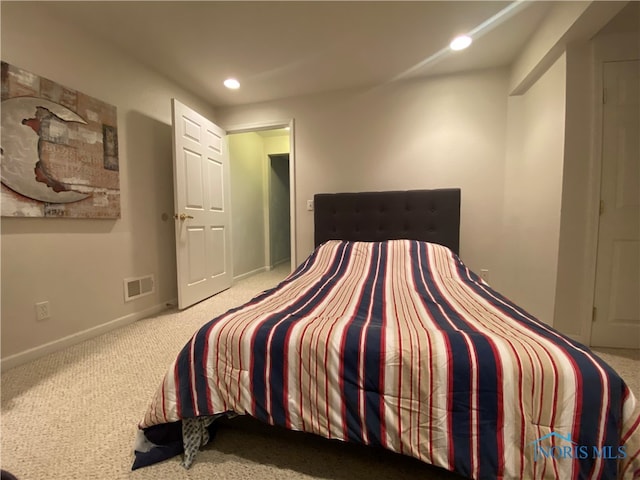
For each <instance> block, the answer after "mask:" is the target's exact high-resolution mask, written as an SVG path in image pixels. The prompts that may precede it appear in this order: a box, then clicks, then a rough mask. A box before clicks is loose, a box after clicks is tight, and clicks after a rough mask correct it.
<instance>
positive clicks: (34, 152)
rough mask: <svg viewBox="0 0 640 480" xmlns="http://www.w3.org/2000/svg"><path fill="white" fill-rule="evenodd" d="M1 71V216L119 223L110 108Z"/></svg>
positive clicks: (18, 72)
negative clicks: (87, 219)
mask: <svg viewBox="0 0 640 480" xmlns="http://www.w3.org/2000/svg"><path fill="white" fill-rule="evenodd" d="M1 66H2V94H1V100H2V103H1V104H0V112H1V116H2V130H1V132H0V133H1V135H0V143H1V147H2V149H1V155H2V158H1V163H0V173H1V180H2V183H1V192H0V202H1V209H2V216H8V217H71V218H120V173H119V162H118V126H117V114H116V107H114V106H112V105H109V104H107V103H105V102H102V101H100V100H98V99H95V98H93V97H90V96H89V95H85V94H84V93H81V92H78V91H77V90H73V89H71V88H67V87H64V86H62V85H59V84H57V83H55V82H53V81H51V80H48V79H46V78H43V77H40V76H38V75H35V74H33V73H31V72H28V71H26V70H23V69H21V68H18V67H16V66H14V65H10V64H8V63H6V62H2V64H1Z"/></svg>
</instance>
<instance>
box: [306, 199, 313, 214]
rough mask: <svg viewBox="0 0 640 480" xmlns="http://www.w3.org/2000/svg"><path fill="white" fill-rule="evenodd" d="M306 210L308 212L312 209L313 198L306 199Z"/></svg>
mask: <svg viewBox="0 0 640 480" xmlns="http://www.w3.org/2000/svg"><path fill="white" fill-rule="evenodd" d="M307 210H308V211H309V212H312V211H313V200H307Z"/></svg>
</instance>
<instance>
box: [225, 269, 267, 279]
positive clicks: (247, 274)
mask: <svg viewBox="0 0 640 480" xmlns="http://www.w3.org/2000/svg"><path fill="white" fill-rule="evenodd" d="M269 270H270V268H269V267H260V268H256V269H255V270H251V271H250V272H247V273H242V274H240V275H238V276H237V277H233V281H234V282H235V281H238V280H242V279H243V278H247V277H250V276H252V275H256V274H257V273H262V272H268V271H269Z"/></svg>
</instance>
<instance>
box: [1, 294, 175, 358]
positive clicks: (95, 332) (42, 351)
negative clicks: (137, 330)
mask: <svg viewBox="0 0 640 480" xmlns="http://www.w3.org/2000/svg"><path fill="white" fill-rule="evenodd" d="M176 302H177V300H176V299H173V300H168V301H166V302H162V303H160V304H158V305H154V306H152V307H149V308H147V309H145V310H142V311H140V312H135V313H130V314H128V315H125V316H124V317H120V318H116V319H115V320H111V321H109V322H107V323H103V324H102V325H98V326H96V327H92V328H89V329H87V330H83V331H81V332H78V333H74V334H72V335H69V336H67V337H63V338H60V339H58V340H54V341H53V342H49V343H45V344H44V345H40V346H39V347H34V348H30V349H29V350H25V351H24V352H20V353H16V354H14V355H10V356H8V357H6V358H3V359H2V360H0V370H2V371H5V370H9V369H11V368H14V367H17V366H19V365H23V364H25V363H27V362H31V361H32V360H36V359H38V358H40V357H44V356H45V355H48V354H50V353H54V352H57V351H59V350H62V349H63V348H67V347H71V346H72V345H75V344H77V343H80V342H83V341H85V340H89V339H91V338H95V337H97V336H99V335H102V334H103V333H107V332H110V331H111V330H115V329H116V328H120V327H124V326H125V325H129V324H131V323H133V322H136V321H138V320H142V319H143V318H147V317H150V316H152V315H156V314H157V313H160V312H161V311H163V310H165V309H166V308H168V306H170V305H174V304H176Z"/></svg>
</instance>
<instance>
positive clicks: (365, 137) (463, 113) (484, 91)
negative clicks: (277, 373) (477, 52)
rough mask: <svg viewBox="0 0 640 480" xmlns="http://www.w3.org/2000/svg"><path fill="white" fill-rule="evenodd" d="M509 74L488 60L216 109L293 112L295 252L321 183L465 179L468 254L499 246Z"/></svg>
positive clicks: (376, 186) (257, 118)
mask: <svg viewBox="0 0 640 480" xmlns="http://www.w3.org/2000/svg"><path fill="white" fill-rule="evenodd" d="M507 84H508V74H507V71H506V70H501V69H498V70H489V71H482V72H474V73H469V74H464V75H452V76H446V77H440V78H433V79H423V80H416V81H405V82H397V83H392V84H388V85H385V86H383V87H379V88H375V89H356V90H346V91H340V92H333V93H327V94H322V95H315V96H308V97H301V98H293V99H285V100H281V101H275V102H268V103H262V104H256V105H247V106H240V107H233V108H224V109H219V110H218V111H217V115H218V120H219V123H220V125H221V126H223V127H224V126H232V125H242V124H254V123H265V122H269V121H273V120H274V119H276V120H279V119H282V118H294V119H295V145H296V146H295V161H296V178H295V181H296V207H297V208H296V212H297V219H296V220H297V261H298V262H300V261H302V260H304V258H306V256H307V255H308V254H309V253H310V252H311V251H312V249H313V213H312V212H308V211H307V210H306V200H307V199H312V198H313V195H314V194H315V193H320V192H338V191H358V190H389V189H412V188H442V187H461V188H462V226H461V254H462V258H463V259H464V260H465V261H466V262H467V263H468V264H469V265H470V266H471V268H473V269H480V268H489V269H492V268H493V265H495V264H496V262H497V258H498V256H499V252H498V251H496V249H495V248H494V247H495V245H496V244H497V243H498V240H499V238H500V231H501V222H502V189H503V184H504V155H505V152H504V145H505V139H506V136H505V131H506V108H507V106H506V103H507Z"/></svg>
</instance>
